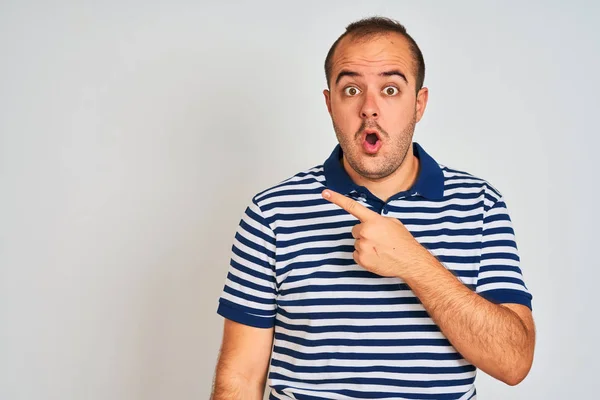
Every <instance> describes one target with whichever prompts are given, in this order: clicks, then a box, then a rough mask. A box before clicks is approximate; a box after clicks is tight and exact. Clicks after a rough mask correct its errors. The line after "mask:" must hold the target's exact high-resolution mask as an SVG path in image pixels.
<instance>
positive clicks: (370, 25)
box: [325, 17, 425, 93]
mask: <svg viewBox="0 0 600 400" xmlns="http://www.w3.org/2000/svg"><path fill="white" fill-rule="evenodd" d="M388 32H395V33H398V34H400V35H401V36H402V37H404V38H405V39H406V40H407V41H408V46H409V48H410V51H411V53H412V56H413V61H414V63H415V65H416V71H414V73H415V76H416V84H415V86H416V92H417V93H418V92H419V90H421V88H422V87H423V82H424V81H425V60H424V59H423V53H421V49H419V46H418V45H417V43H416V42H415V41H414V39H413V38H412V37H411V36H410V35H409V34H408V32H407V31H406V28H405V27H404V25H402V24H401V23H399V22H398V21H396V20H393V19H391V18H386V17H369V18H363V19H361V20H359V21H356V22H352V23H351V24H350V25H348V26H347V27H346V32H344V33H343V34H342V35H341V36H340V37H339V38H337V40H336V41H335V42H334V43H333V45H332V46H331V48H330V49H329V52H328V53H327V57H326V58H325V78H326V79H327V87H330V85H329V83H330V80H331V64H332V62H333V55H334V53H335V49H336V48H337V46H338V44H339V43H340V41H341V40H342V39H343V38H344V37H346V36H351V37H352V39H368V38H370V37H371V36H376V35H381V34H385V33H388Z"/></svg>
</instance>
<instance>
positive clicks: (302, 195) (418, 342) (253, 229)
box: [217, 143, 532, 400]
mask: <svg viewBox="0 0 600 400" xmlns="http://www.w3.org/2000/svg"><path fill="white" fill-rule="evenodd" d="M413 152H414V154H415V156H416V157H418V158H419V164H420V169H419V173H418V176H417V179H416V181H415V184H414V185H413V187H412V188H411V189H410V190H407V191H403V192H400V193H397V194H396V195H394V196H392V197H391V198H390V199H388V201H382V200H381V199H379V198H377V197H376V196H374V195H373V194H372V193H370V192H369V190H368V189H367V188H366V187H364V186H359V185H356V184H355V183H353V182H352V180H351V179H350V177H349V176H348V174H347V173H346V171H345V170H344V168H343V166H342V164H341V157H342V150H341V148H340V146H339V145H337V146H336V147H335V149H334V150H333V152H332V154H331V156H330V157H329V158H328V159H327V160H326V161H325V163H324V164H322V165H318V166H316V167H313V168H311V169H309V170H306V171H304V172H300V173H298V174H296V175H294V176H293V177H291V178H289V179H287V180H285V181H283V182H281V183H279V184H277V185H276V186H273V187H271V188H269V189H267V190H264V191H262V192H260V193H258V194H257V195H256V196H254V197H253V199H252V201H251V202H249V206H248V207H247V208H246V210H245V212H244V213H243V216H242V218H241V221H240V224H239V227H238V229H237V232H236V234H235V238H234V240H233V246H232V255H231V262H230V267H229V273H228V275H227V278H226V282H225V287H224V289H223V292H222V295H221V297H220V299H219V305H218V310H217V312H218V313H219V314H220V315H222V316H223V317H225V318H228V319H231V320H233V321H237V322H239V323H242V324H246V325H250V326H253V327H259V328H272V327H274V335H275V336H274V344H273V353H272V358H271V363H270V372H269V375H268V385H269V386H270V388H271V389H270V396H269V399H311V400H312V399H475V398H476V391H475V385H474V381H475V374H476V368H475V367H474V366H473V365H472V364H470V363H469V362H468V361H466V360H465V359H463V358H462V356H461V355H460V354H459V353H458V352H457V351H456V349H454V347H453V346H452V345H451V344H450V342H449V341H448V340H447V338H446V337H445V336H444V334H443V333H442V332H441V331H440V329H439V328H438V326H437V325H436V324H435V323H434V322H433V320H432V319H431V318H430V317H429V315H428V313H427V311H426V310H425V308H424V307H423V305H422V304H421V302H420V301H419V299H418V298H417V297H416V296H415V295H414V293H413V292H412V291H411V289H410V287H408V286H407V285H406V283H404V282H403V281H402V280H401V279H398V278H386V277H381V276H378V275H376V274H373V273H371V272H369V271H367V270H365V269H364V268H362V267H360V266H359V265H357V264H356V262H355V261H354V259H353V257H352V253H353V251H354V238H353V237H352V233H351V230H352V227H353V226H354V225H355V224H357V223H359V221H358V220H357V219H356V218H355V217H353V216H352V215H350V214H349V213H347V212H346V211H345V210H343V209H341V208H340V207H338V206H336V205H335V204H332V203H330V202H329V201H327V200H325V199H323V198H322V197H321V191H322V190H323V189H325V188H326V187H327V188H330V189H332V190H335V191H337V192H339V193H342V194H344V195H346V196H349V197H351V198H353V199H355V200H356V201H358V202H360V203H361V204H363V205H364V206H366V207H368V208H369V209H371V210H373V211H375V212H377V213H380V214H381V215H385V216H387V217H391V218H397V219H399V220H400V221H401V222H402V223H403V224H404V225H405V226H406V228H407V229H408V230H409V231H410V232H411V233H412V235H413V236H414V237H415V238H416V239H417V240H418V241H419V242H420V243H421V244H422V245H423V246H424V247H425V248H427V249H428V250H429V251H430V252H431V253H432V254H434V255H435V256H436V258H437V259H438V260H439V261H440V262H441V263H442V264H443V265H444V266H445V267H446V268H448V269H449V270H450V271H452V272H453V273H454V275H455V276H456V277H457V278H458V279H460V280H461V281H462V282H463V283H464V284H465V285H466V286H467V287H469V288H470V289H472V290H474V291H475V292H477V293H478V294H479V295H481V296H483V297H484V298H486V299H488V300H489V301H491V302H494V303H519V304H524V305H526V306H528V307H530V308H531V299H532V296H531V294H530V293H529V291H528V289H527V288H526V286H525V284H524V282H523V277H522V273H521V269H520V266H519V256H518V253H517V245H516V243H515V236H514V232H513V228H512V224H511V220H510V218H509V215H508V212H507V208H506V204H505V202H504V200H503V198H502V195H501V194H500V193H499V192H498V190H496V189H495V188H494V187H492V186H491V185H490V184H489V183H488V182H486V181H485V180H483V179H480V178H477V177H474V176H473V175H470V174H468V173H465V172H461V171H457V170H454V169H451V168H448V167H446V166H443V165H441V164H439V163H437V162H436V161H435V160H434V159H433V158H431V157H430V156H429V155H428V154H427V153H426V152H425V150H424V149H423V148H422V147H421V146H420V145H419V144H418V143H414V144H413Z"/></svg>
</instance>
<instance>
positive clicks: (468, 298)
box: [211, 33, 535, 400]
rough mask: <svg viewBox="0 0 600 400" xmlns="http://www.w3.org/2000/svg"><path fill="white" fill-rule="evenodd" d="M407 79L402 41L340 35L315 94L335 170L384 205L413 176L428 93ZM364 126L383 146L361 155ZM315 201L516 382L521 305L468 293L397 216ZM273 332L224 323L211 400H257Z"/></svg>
mask: <svg viewBox="0 0 600 400" xmlns="http://www.w3.org/2000/svg"><path fill="white" fill-rule="evenodd" d="M415 72H416V70H415V63H414V60H413V59H412V55H411V52H410V50H409V47H408V43H407V42H406V40H405V39H404V38H402V37H401V36H400V35H397V34H395V33H393V34H385V35H377V36H372V37H369V38H367V39H361V40H358V41H357V40H353V39H352V38H351V37H345V38H344V39H342V41H340V43H339V45H338V48H337V49H336V52H335V55H334V60H333V63H332V75H331V77H330V82H329V83H330V89H326V90H325V91H324V92H323V94H324V96H325V102H326V105H327V110H328V111H329V114H330V115H331V119H332V123H333V127H334V131H335V133H336V136H337V138H338V141H339V143H340V146H341V147H342V150H343V153H344V155H343V159H342V163H343V166H344V169H345V170H346V172H347V173H348V175H349V176H350V177H351V179H352V180H353V181H354V182H355V183H357V184H359V185H362V186H365V187H366V188H368V189H369V191H371V193H373V194H374V195H376V196H377V197H379V198H380V199H382V200H385V201H386V200H387V199H389V198H390V197H391V196H392V195H394V194H396V193H398V192H400V191H404V190H408V189H410V188H411V187H412V185H413V184H414V182H415V180H416V177H417V175H418V171H419V161H418V159H417V158H416V157H415V156H414V155H413V149H412V137H413V133H414V129H415V125H416V123H418V122H419V121H420V120H421V118H422V117H423V114H424V112H425V107H426V105H427V100H428V96H429V92H428V89H427V88H421V89H420V90H419V91H418V92H417V91H416V86H415V76H416V73H415ZM338 78H339V79H338ZM415 94H416V95H415ZM365 129H375V130H376V131H377V132H378V135H379V138H380V140H381V141H382V147H381V149H380V150H379V152H378V153H377V154H375V155H371V154H367V153H366V152H365V151H364V150H363V147H362V141H363V140H364V130H365ZM323 197H324V198H325V199H327V200H329V201H331V202H332V203H334V204H336V205H338V206H339V207H342V208H343V209H345V210H346V211H347V212H349V213H350V214H352V215H354V216H355V217H356V218H358V219H359V220H360V223H359V224H357V225H356V226H355V227H354V228H353V230H352V235H353V237H354V238H355V239H356V240H355V252H354V260H355V261H356V262H357V264H359V265H360V266H362V267H363V268H365V269H367V270H369V271H372V272H374V273H376V274H379V275H381V276H387V277H397V278H400V279H403V280H404V281H405V282H406V283H407V284H408V285H409V286H410V287H411V289H412V290H413V292H414V293H415V295H416V296H417V297H419V299H420V300H421V303H422V304H423V306H424V307H425V309H426V310H427V312H428V313H429V315H430V316H431V318H432V319H433V320H434V322H435V323H436V324H437V325H438V326H439V327H440V329H441V330H442V332H443V333H444V334H445V336H446V337H447V338H448V340H449V341H450V342H451V343H452V345H453V346H454V347H455V348H456V349H457V351H458V352H460V353H461V355H462V356H463V357H464V358H465V359H466V360H468V361H469V362H471V363H472V364H474V365H475V366H476V367H478V368H479V369H481V370H483V371H484V372H486V373H488V374H489V375H491V376H493V377H495V378H497V379H499V380H501V381H503V382H505V383H507V384H509V385H516V384H518V383H519V382H521V381H522V380H523V379H524V378H525V376H526V375H527V374H528V372H529V370H530V368H531V364H532V362H533V351H534V347H535V329H534V323H533V317H532V315H531V311H530V310H529V308H527V307H525V306H523V305H519V304H493V303H491V302H489V301H487V300H485V299H484V298H482V297H481V296H479V295H478V294H476V293H474V292H473V291H471V290H470V289H468V288H467V287H466V286H464V285H463V284H462V283H461V282H460V281H459V280H458V279H457V278H456V277H455V276H454V275H453V274H452V273H451V272H449V271H448V270H447V269H446V268H445V267H444V266H443V265H441V264H440V263H439V262H438V261H437V259H436V258H435V257H434V256H433V255H432V254H431V253H429V251H427V249H425V248H424V247H422V246H421V245H420V244H419V243H418V242H417V241H416V240H415V239H414V238H413V236H412V235H411V233H410V232H409V231H408V230H407V229H406V227H404V225H403V224H402V223H401V222H400V221H398V220H397V219H395V218H388V217H384V216H381V215H379V214H376V213H374V212H372V211H371V210H369V209H367V208H365V207H364V206H362V205H361V204H359V203H357V202H355V201H353V200H352V199H349V198H347V197H345V196H342V195H340V194H339V193H335V192H333V191H331V190H325V191H324V192H323ZM273 334H274V329H273V328H268V329H261V328H253V327H250V326H245V325H242V324H239V323H236V322H233V321H230V320H227V319H226V320H225V326H224V333H223V342H222V347H221V352H220V354H219V360H218V363H217V369H216V376H215V385H214V388H213V394H212V397H211V399H213V400H222V399H244V400H246V399H248V400H250V399H252V400H259V399H262V396H263V392H264V388H265V382H266V374H267V370H268V363H269V359H270V356H271V349H272V344H273Z"/></svg>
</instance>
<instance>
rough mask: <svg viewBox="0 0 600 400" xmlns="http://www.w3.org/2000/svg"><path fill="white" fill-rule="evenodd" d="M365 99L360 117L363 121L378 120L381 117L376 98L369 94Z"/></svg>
mask: <svg viewBox="0 0 600 400" xmlns="http://www.w3.org/2000/svg"><path fill="white" fill-rule="evenodd" d="M364 99H365V100H364V102H363V104H362V107H361V108H360V117H361V118H363V119H370V118H377V117H378V116H379V108H378V107H377V101H376V98H375V96H374V95H372V94H367V95H366V96H365V97H364Z"/></svg>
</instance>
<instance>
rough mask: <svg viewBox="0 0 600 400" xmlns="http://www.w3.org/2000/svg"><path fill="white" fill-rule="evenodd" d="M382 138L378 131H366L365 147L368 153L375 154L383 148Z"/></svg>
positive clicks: (364, 137)
mask: <svg viewBox="0 0 600 400" xmlns="http://www.w3.org/2000/svg"><path fill="white" fill-rule="evenodd" d="M381 144H382V143H381V139H380V138H379V133H377V131H372V130H368V131H365V133H364V136H363V148H364V150H365V152H367V153H368V154H375V153H377V152H378V151H379V149H380V148H381Z"/></svg>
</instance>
